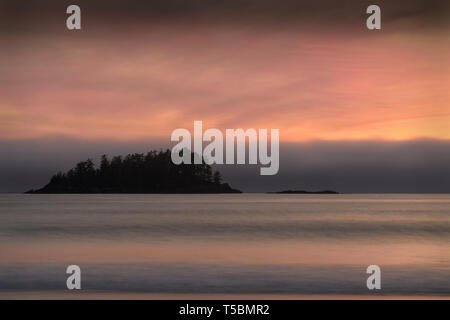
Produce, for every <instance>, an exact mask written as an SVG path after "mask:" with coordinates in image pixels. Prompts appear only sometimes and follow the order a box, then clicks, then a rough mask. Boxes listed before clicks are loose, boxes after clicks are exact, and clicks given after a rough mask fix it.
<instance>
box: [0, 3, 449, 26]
mask: <svg viewBox="0 0 450 320" xmlns="http://www.w3.org/2000/svg"><path fill="white" fill-rule="evenodd" d="M71 4H77V5H79V6H80V7H81V8H82V14H83V18H84V19H85V20H84V23H85V26H91V27H94V26H95V25H96V24H101V23H105V22H107V23H108V24H109V25H110V27H112V28H113V27H115V26H117V25H120V26H122V25H124V24H132V23H141V24H142V23H153V22H155V21H157V22H162V23H170V22H171V21H176V20H178V19H187V20H189V21H192V22H193V23H197V22H201V21H203V22H208V23H254V22H259V23H263V24H269V25H270V24H272V23H273V24H285V23H287V24H298V25H303V24H308V23H311V24H312V25H314V26H318V27H319V26H320V27H323V28H335V27H342V26H349V27H352V26H360V25H361V20H362V21H364V19H365V17H366V13H365V9H366V8H367V6H369V5H371V4H377V5H379V6H380V7H381V9H382V18H383V21H384V22H385V23H389V22H396V21H400V22H401V23H402V24H404V23H406V24H407V25H413V26H414V25H416V26H420V27H433V26H438V27H439V26H442V25H444V24H445V25H448V18H449V14H450V12H449V1H447V0H398V1H390V0H389V1H388V0H378V1H367V0H362V1H361V0H342V1H334V0H285V1H279V0H189V1H186V0H150V1H144V0H139V1H137V0H128V1H119V0H97V1H92V0H77V1H72V0H70V1H68V0H64V1H61V0H31V1H15V0H14V1H13V0H7V1H2V2H1V3H0V17H1V21H3V26H4V27H6V25H5V23H6V24H8V25H9V26H10V27H13V29H15V30H20V29H21V28H22V27H21V26H20V24H33V25H36V26H40V25H46V24H50V25H53V24H54V23H55V24H54V26H56V25H57V24H56V23H59V22H60V21H64V19H65V17H66V13H65V8H67V6H68V5H71ZM0 23H2V22H0Z"/></svg>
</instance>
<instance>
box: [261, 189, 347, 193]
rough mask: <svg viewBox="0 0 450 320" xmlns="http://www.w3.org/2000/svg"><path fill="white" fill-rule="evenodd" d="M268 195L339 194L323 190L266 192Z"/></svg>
mask: <svg viewBox="0 0 450 320" xmlns="http://www.w3.org/2000/svg"><path fill="white" fill-rule="evenodd" d="M268 193H286V194H340V193H339V192H337V191H333V190H324V191H304V190H285V191H276V192H268Z"/></svg>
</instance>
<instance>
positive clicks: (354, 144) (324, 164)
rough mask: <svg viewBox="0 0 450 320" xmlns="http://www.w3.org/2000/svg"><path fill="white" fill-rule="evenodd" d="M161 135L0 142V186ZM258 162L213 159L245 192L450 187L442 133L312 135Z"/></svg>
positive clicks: (156, 143)
mask: <svg viewBox="0 0 450 320" xmlns="http://www.w3.org/2000/svg"><path fill="white" fill-rule="evenodd" d="M170 145H171V144H170V142H169V141H167V140H152V141H142V140H141V141H133V142H130V141H128V142H116V141H83V140H73V139H70V138H66V137H59V138H57V137H54V138H47V139H45V140H22V141H1V142H0V192H13V191H15V192H22V191H26V190H28V189H31V188H38V187H42V186H43V185H44V184H46V183H47V182H48V181H49V178H50V177H51V175H53V174H55V173H56V172H57V171H66V170H68V169H70V168H71V167H73V166H74V165H75V164H76V163H77V162H78V161H82V160H85V159H87V158H93V159H94V160H97V161H98V159H99V158H100V156H101V155H102V154H104V153H106V154H108V155H111V156H112V155H119V154H122V155H123V154H127V153H134V152H139V153H142V152H146V151H148V150H150V149H160V148H166V147H169V146H170ZM259 168H260V166H259V165H253V166H249V165H221V166H218V165H216V169H218V170H220V171H221V172H222V173H223V177H224V180H225V181H227V182H230V183H231V185H232V186H233V187H235V188H240V189H242V190H244V191H247V192H267V191H278V190H285V189H304V190H323V189H334V190H337V191H340V192H356V193H364V192H376V193H377V192H378V193H383V192H410V193H429V192H450V141H439V140H413V141H397V142H395V141H369V140H366V141H332V142H331V141H315V142H304V143H282V144H281V149H280V171H279V173H278V174H277V175H275V176H260V175H259Z"/></svg>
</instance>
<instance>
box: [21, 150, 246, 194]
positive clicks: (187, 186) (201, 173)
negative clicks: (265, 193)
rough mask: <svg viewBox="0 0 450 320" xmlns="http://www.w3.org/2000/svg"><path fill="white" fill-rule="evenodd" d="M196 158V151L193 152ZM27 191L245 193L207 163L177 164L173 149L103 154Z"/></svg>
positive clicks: (59, 173)
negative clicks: (172, 153) (35, 188)
mask: <svg viewBox="0 0 450 320" xmlns="http://www.w3.org/2000/svg"><path fill="white" fill-rule="evenodd" d="M191 156H192V158H194V154H193V153H191ZM26 193H51V194H53V193H241V191H239V190H236V189H233V188H232V187H230V185H229V184H228V183H223V182H222V176H221V174H220V172H219V171H215V172H214V173H213V170H212V168H211V166H210V165H208V164H206V163H201V164H179V165H175V164H174V163H173V162H172V160H171V151H170V150H165V151H162V150H161V151H150V152H148V153H147V154H142V153H135V154H128V155H126V156H124V157H122V156H114V157H112V158H111V159H109V158H108V156H107V155H103V156H102V157H101V159H100V165H99V167H98V168H96V167H95V165H94V162H93V161H92V159H88V160H86V161H82V162H79V163H78V164H77V165H76V166H75V167H74V168H72V169H70V170H69V171H67V172H66V173H63V172H58V173H57V174H55V175H54V176H53V177H52V178H51V179H50V182H49V183H48V184H47V185H45V186H44V187H42V188H40V189H37V190H29V191H27V192H26Z"/></svg>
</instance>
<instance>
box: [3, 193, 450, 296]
mask: <svg viewBox="0 0 450 320" xmlns="http://www.w3.org/2000/svg"><path fill="white" fill-rule="evenodd" d="M69 265H77V266H79V267H80V269H81V290H72V291H69V290H68V289H67V287H66V279H67V277H68V276H69V274H66V268H67V266H69ZM370 265H377V266H379V267H380V270H381V289H379V290H377V289H374V290H369V289H368V288H367V285H366V281H367V278H368V277H369V276H370V274H367V273H366V269H367V267H368V266H370ZM27 297H30V298H43V299H45V298H57V299H59V298H68V299H71V298H113V299H114V298H124V297H125V298H126V297H131V298H136V297H137V298H150V299H158V298H186V299H192V298H196V297H201V298H214V297H218V298H242V297H244V298H247V297H248V298H261V297H262V298H264V297H267V298H270V299H273V298H275V299H277V298H281V299H283V298H293V299H297V298H299V299H301V298H310V297H313V298H314V297H318V298H320V297H333V298H339V297H356V298H369V299H370V298H389V297H412V298H414V297H431V298H444V299H448V298H450V194H337V195H305V194H298V195H296V194H289V195H286V194H252V193H244V194H208V195H206V194H189V195H158V194H146V195H143V194H140V195H128V194H127V195H117V194H114V195H91V194H87V195H38V194H1V195H0V298H12V299H14V298H27Z"/></svg>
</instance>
